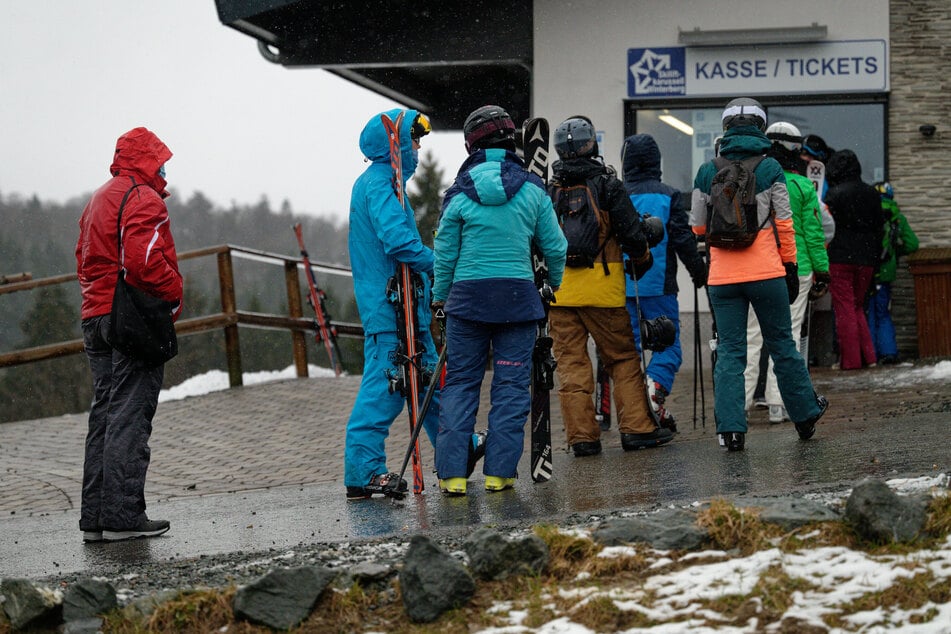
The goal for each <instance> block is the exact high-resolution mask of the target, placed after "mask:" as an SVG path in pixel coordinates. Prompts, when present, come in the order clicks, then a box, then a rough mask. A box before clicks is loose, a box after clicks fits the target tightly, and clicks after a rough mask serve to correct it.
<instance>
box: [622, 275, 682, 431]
mask: <svg viewBox="0 0 951 634" xmlns="http://www.w3.org/2000/svg"><path fill="white" fill-rule="evenodd" d="M631 279H632V280H634V310H635V311H636V312H637V323H638V327H640V328H641V333H640V334H641V349H640V350H639V351H638V352H639V356H640V358H641V374H642V375H643V377H642V378H643V380H644V394H645V396H647V413H648V415H649V416H650V417H651V420H652V421H653V422H654V426H655V427H658V428H660V427H662V426H663V425H661V423H662V422H663V421H661V417H660V412H659V411H657V410H655V409H654V406H653V405H652V404H651V400H652V399H651V384H650V379H649V378H648V377H647V350H648V348H647V341H645V337H644V328H643V327H642V325H643V323H644V314H643V313H642V312H641V298H640V294H639V293H638V290H637V277H636V276H635V277H632V278H631ZM671 431H674V430H671Z"/></svg>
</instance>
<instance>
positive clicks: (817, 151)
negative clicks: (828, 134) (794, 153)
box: [802, 134, 833, 162]
mask: <svg viewBox="0 0 951 634" xmlns="http://www.w3.org/2000/svg"><path fill="white" fill-rule="evenodd" d="M802 151H803V152H805V153H806V154H808V155H809V156H811V157H812V158H814V159H817V160H820V161H823V162H824V161H828V160H829V157H831V156H832V154H833V149H832V148H830V147H829V146H828V144H827V143H826V142H825V139H823V138H822V137H821V136H819V135H818V134H807V135H806V136H804V137H803V138H802Z"/></svg>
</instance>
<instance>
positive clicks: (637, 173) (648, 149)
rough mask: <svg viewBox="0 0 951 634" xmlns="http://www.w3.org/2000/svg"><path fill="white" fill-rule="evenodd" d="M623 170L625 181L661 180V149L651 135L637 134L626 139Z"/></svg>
mask: <svg viewBox="0 0 951 634" xmlns="http://www.w3.org/2000/svg"><path fill="white" fill-rule="evenodd" d="M621 170H622V171H623V174H624V181H625V182H631V181H644V180H654V181H659V180H660V148H659V147H657V141H655V140H654V137H652V136H651V135H649V134H635V135H633V136H629V137H627V138H626V139H624V147H623V148H621Z"/></svg>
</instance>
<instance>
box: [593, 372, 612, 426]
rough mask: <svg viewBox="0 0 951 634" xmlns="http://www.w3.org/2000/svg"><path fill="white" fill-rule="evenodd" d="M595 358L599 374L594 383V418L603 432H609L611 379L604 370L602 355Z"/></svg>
mask: <svg viewBox="0 0 951 634" xmlns="http://www.w3.org/2000/svg"><path fill="white" fill-rule="evenodd" d="M595 356H596V357H597V359H598V372H597V380H596V381H595V383H594V418H595V420H596V421H598V426H600V427H601V431H608V430H609V429H611V377H610V376H609V375H608V371H607V370H606V369H605V368H604V363H603V362H602V361H601V355H600V354H595Z"/></svg>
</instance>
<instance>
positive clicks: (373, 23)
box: [215, 0, 532, 130]
mask: <svg viewBox="0 0 951 634" xmlns="http://www.w3.org/2000/svg"><path fill="white" fill-rule="evenodd" d="M215 2H216V5H217V8H218V18H219V19H220V20H221V22H222V23H223V24H225V25H227V26H230V27H232V28H234V29H237V30H238V31H241V32H242V33H245V34H246V35H250V36H251V37H253V38H255V39H256V40H257V41H258V47H259V49H260V51H261V54H262V55H263V56H264V58H265V59H267V60H268V61H271V62H274V63H277V64H282V65H284V66H298V67H300V66H314V67H317V68H323V69H325V70H327V71H329V72H331V73H334V74H335V75H338V76H340V77H343V78H344V79H347V80H349V81H352V82H354V83H356V84H359V85H361V86H363V87H365V88H368V89H370V90H372V91H374V92H376V93H378V94H380V95H383V96H385V97H388V98H390V99H393V100H394V101H397V102H399V103H401V104H404V105H406V106H409V107H413V108H416V109H418V110H421V111H423V112H425V113H427V114H428V115H429V116H430V118H431V119H432V120H433V123H434V124H435V125H436V127H438V128H441V129H443V130H445V129H461V128H462V123H463V121H464V120H465V118H466V116H467V115H468V114H469V113H470V112H471V111H472V110H474V109H475V108H478V107H479V106H481V105H485V104H487V103H498V104H499V105H501V106H503V107H505V108H506V109H507V110H508V111H509V113H510V114H511V115H512V118H513V119H514V120H515V121H522V120H524V119H525V118H527V117H528V116H529V108H530V96H531V75H532V0H514V1H511V2H507V3H504V4H500V3H498V2H493V1H491V0H470V1H468V2H465V1H458V0H447V1H445V2H441V3H431V2H406V1H405V0H367V1H363V2H342V1H338V2H318V1H297V2H290V1H287V0H215Z"/></svg>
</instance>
